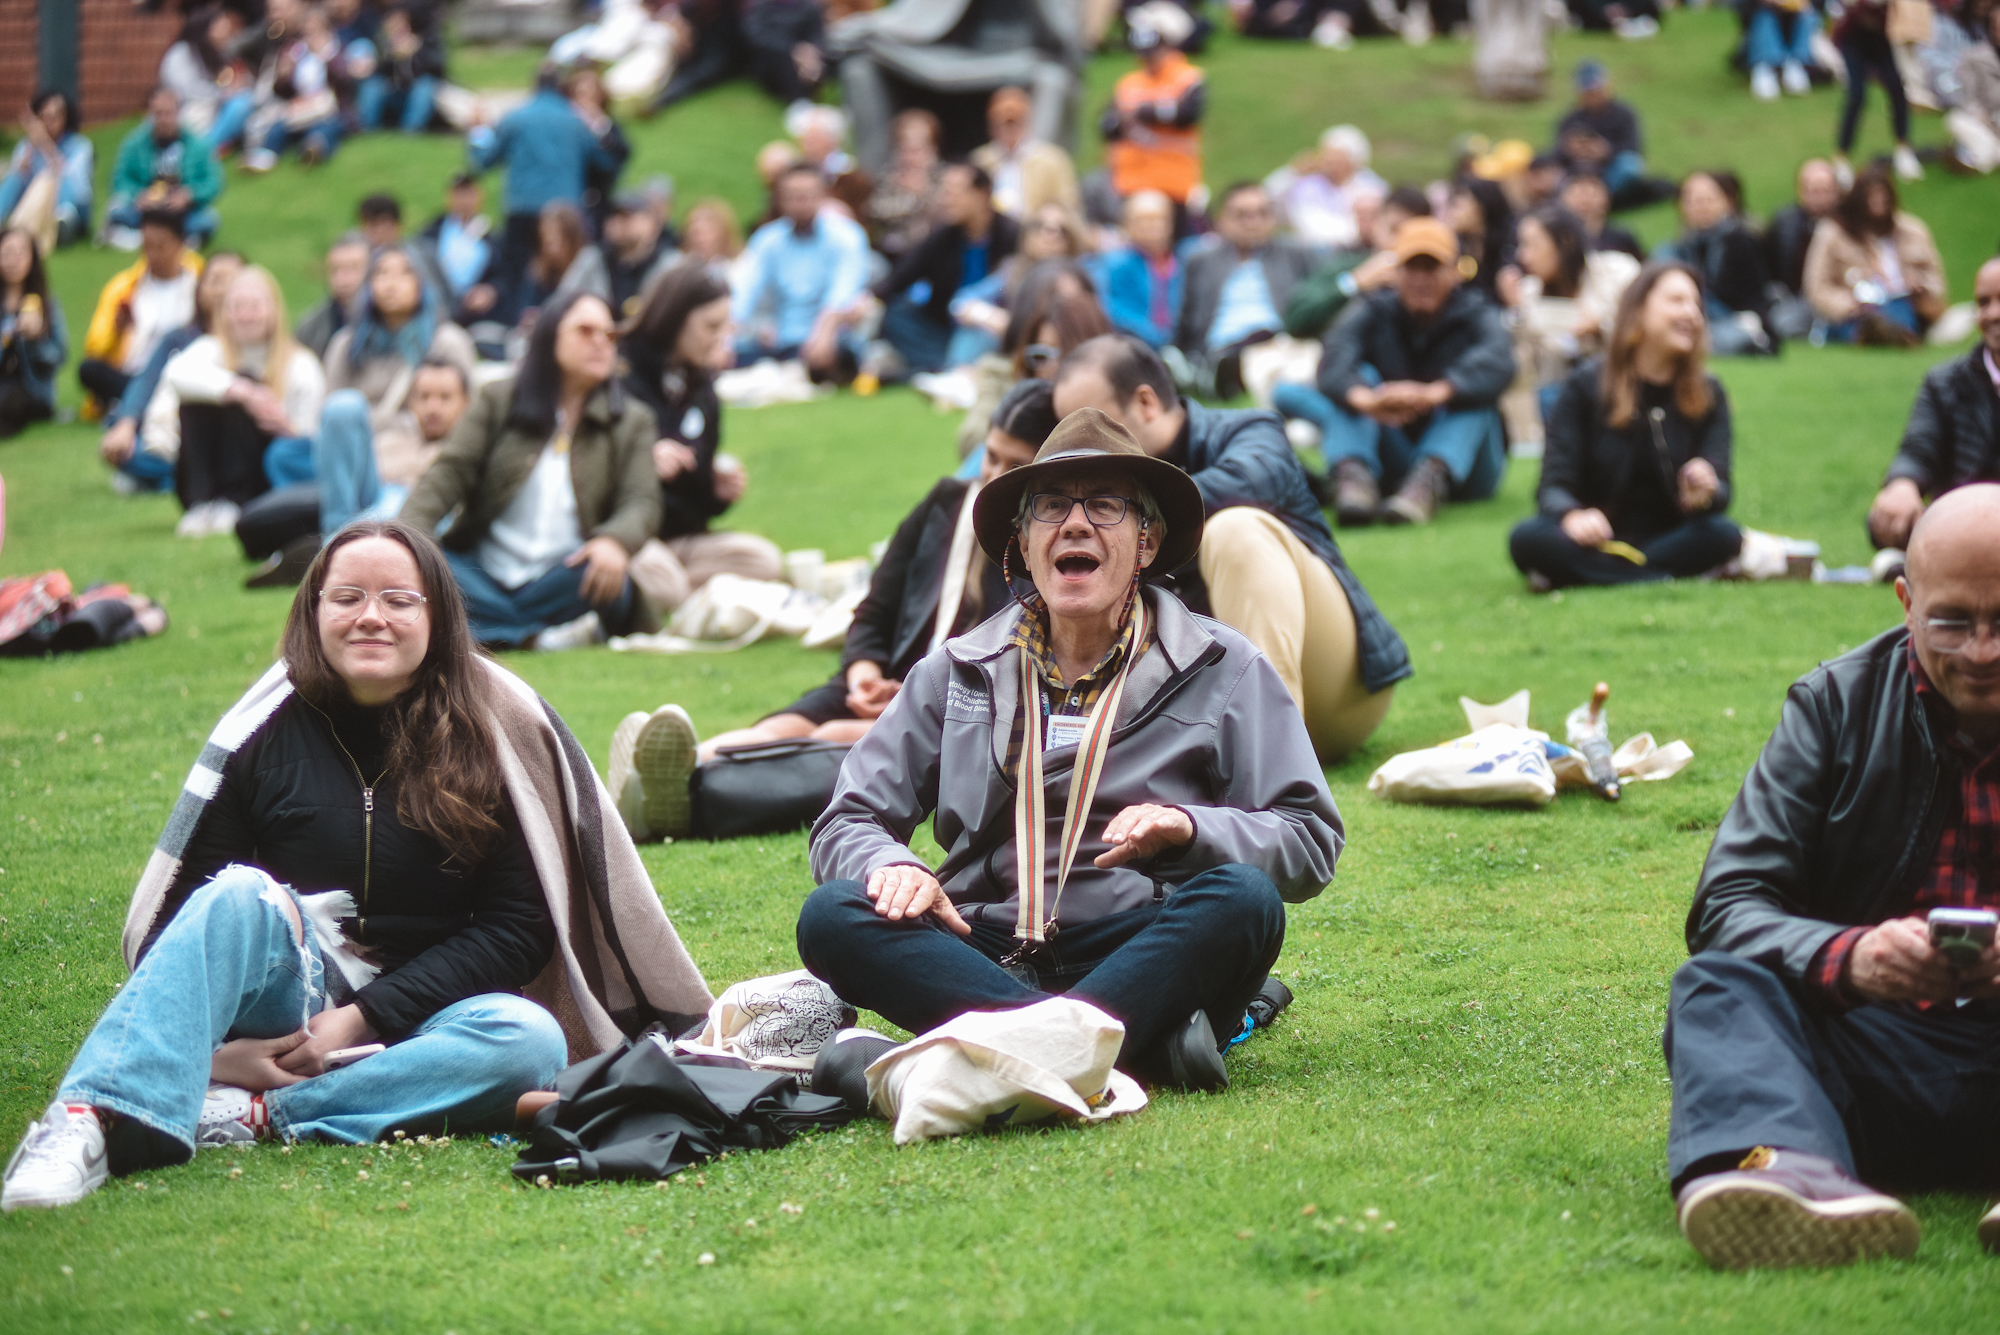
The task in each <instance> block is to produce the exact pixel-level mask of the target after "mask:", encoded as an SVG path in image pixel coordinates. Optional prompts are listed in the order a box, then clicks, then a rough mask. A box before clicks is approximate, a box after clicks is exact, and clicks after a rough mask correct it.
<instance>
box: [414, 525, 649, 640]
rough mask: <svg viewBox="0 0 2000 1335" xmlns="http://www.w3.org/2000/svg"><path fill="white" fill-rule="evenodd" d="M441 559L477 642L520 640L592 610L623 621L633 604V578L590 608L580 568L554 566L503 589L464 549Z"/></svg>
mask: <svg viewBox="0 0 2000 1335" xmlns="http://www.w3.org/2000/svg"><path fill="white" fill-rule="evenodd" d="M444 555H445V560H446V562H447V563H448V564H449V565H450V566H451V573H452V575H453V576H454V577H455V578H456V579H457V580H458V588H459V592H461V593H462V594H464V595H465V612H466V615H467V617H469V618H470V619H471V621H472V633H473V634H474V635H475V636H477V637H478V639H479V642H480V643H481V644H510V645H511V644H524V643H526V642H527V641H528V640H530V639H532V638H533V637H535V636H536V635H539V634H541V633H542V632H543V631H545V630H547V629H548V628H549V627H550V626H560V625H562V624H563V623H564V622H566V621H574V620H576V619H577V618H578V617H580V616H582V615H583V614H584V613H585V612H589V611H592V610H595V611H596V612H597V613H598V615H599V616H601V617H603V618H604V621H605V625H606V628H607V629H611V628H612V627H613V626H615V625H622V624H623V622H624V620H625V619H626V617H628V616H629V615H630V614H631V608H632V581H631V580H629V579H628V580H626V581H625V586H624V588H622V589H620V590H619V593H618V596H617V597H616V598H614V599H612V600H611V601H610V602H609V603H606V604H603V605H602V606H599V607H596V608H595V609H593V608H592V606H591V604H590V602H589V601H588V600H586V599H585V598H584V596H583V589H582V583H583V567H582V566H566V565H563V564H561V563H560V562H558V563H557V564H556V565H554V566H552V567H550V569H549V570H548V571H547V572H545V573H544V574H542V575H541V576H540V577H538V578H536V579H532V580H529V581H528V582H527V583H526V584H524V585H522V586H521V587H520V588H518V589H505V588H502V587H501V586H500V585H499V584H498V583H497V582H496V581H495V580H494V578H493V576H491V575H489V574H487V573H486V571H485V569H484V568H483V567H481V566H480V565H479V563H478V562H477V561H476V560H474V559H473V557H471V556H470V555H468V554H467V553H464V552H455V551H452V550H450V549H449V548H447V549H446V551H445V554H444Z"/></svg>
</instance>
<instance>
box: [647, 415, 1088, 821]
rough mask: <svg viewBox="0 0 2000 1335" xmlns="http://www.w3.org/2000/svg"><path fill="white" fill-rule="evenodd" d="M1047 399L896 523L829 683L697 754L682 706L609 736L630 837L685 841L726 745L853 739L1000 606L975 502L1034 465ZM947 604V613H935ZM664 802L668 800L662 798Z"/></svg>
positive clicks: (991, 435) (1050, 423)
mask: <svg viewBox="0 0 2000 1335" xmlns="http://www.w3.org/2000/svg"><path fill="white" fill-rule="evenodd" d="M1054 398H1055V393H1054V387H1053V386H1052V385H1051V383H1050V382H1049V381H1047V380H1038V379H1034V378H1032V377H1030V378H1028V379H1025V380H1022V381H1019V382H1017V383H1016V384H1015V385H1014V387H1013V388H1012V389H1010V390H1008V391H1007V395H1006V397H1005V398H1003V399H1001V400H1000V406H999V407H997V408H995V409H994V410H993V425H992V429H991V430H990V431H989V432H988V433H987V437H986V453H985V466H984V467H983V468H982V469H981V470H980V474H979V480H978V482H977V483H972V482H966V481H963V480H961V479H959V478H955V477H947V478H944V479H942V480H940V481H939V482H938V484H937V485H936V486H934V487H932V488H931V490H930V494H929V495H927V496H925V497H924V498H923V500H921V501H919V502H917V506H916V508H915V509H914V510H912V511H910V513H909V514H908V515H907V516H906V517H905V518H904V519H903V522H902V523H900V524H898V525H897V526H896V533H895V536H894V537H892V538H890V539H889V546H888V548H887V549H886V550H885V551H884V552H883V553H882V560H881V562H880V564H878V565H877V566H876V567H875V574H874V576H873V577H872V578H871V579H870V580H869V582H868V594H867V596H866V597H865V598H863V599H862V601H861V604H860V606H858V607H856V608H855V609H854V620H853V621H852V622H851V623H849V625H848V630H847V644H846V647H845V649H844V650H843V651H842V653H841V656H840V671H838V672H836V673H834V674H833V678H832V679H831V680H830V681H828V682H826V683H825V684H824V685H821V686H815V687H814V688H813V689H812V690H810V691H807V692H806V693H805V694H804V695H802V696H800V697H799V698H798V699H797V700H794V701H793V702H792V703H791V704H789V705H786V706H785V707H784V708H783V709H780V710H779V711H777V712H776V713H774V714H769V715H766V716H765V717H764V718H763V719H761V720H759V721H758V722H757V723H755V724H753V725H751V726H750V727H748V728H739V729H737V730H735V731H734V732H725V733H721V734H718V735H717V736H714V737H711V738H709V739H708V741H707V742H704V743H702V744H701V745H700V747H699V750H698V751H697V748H696V741H695V729H694V724H693V722H692V721H691V720H690V719H689V718H688V716H687V714H686V712H685V711H684V710H682V709H681V707H680V706H679V705H662V706H661V707H660V708H658V709H656V710H654V711H653V712H652V714H651V715H647V714H644V713H633V714H629V715H627V716H626V718H625V721H624V722H623V723H621V724H619V725H618V731H617V733H616V734H614V736H613V737H612V741H611V777H610V779H609V783H610V787H611V791H612V792H613V794H619V795H621V796H620V809H621V810H622V811H624V812H625V813H626V824H627V826H628V828H630V829H631V832H632V837H633V839H635V840H639V841H642V842H643V841H644V840H646V839H658V838H661V837H668V838H680V837H682V836H683V835H685V834H686V833H687V832H688V823H689V809H688V807H689V804H688V802H687V800H686V797H685V794H686V793H687V792H688V790H689V780H690V777H691V774H692V771H693V768H694V766H695V763H696V761H697V760H700V761H704V762H706V761H712V760H714V759H715V755H716V752H717V751H718V750H720V749H721V748H723V747H726V746H744V745H752V744H755V743H759V742H777V741H786V740H789V739H792V738H799V737H810V738H813V739H816V740H819V741H827V742H845V743H852V742H857V741H859V740H860V739H861V738H862V736H863V735H865V734H866V733H867V731H868V729H869V728H870V727H871V726H873V724H874V722H875V720H876V719H878V718H880V717H881V716H882V711H883V710H885V709H887V708H888V707H889V702H890V701H891V700H893V699H895V698H896V693H897V691H899V690H900V689H901V688H902V684H903V678H904V677H905V676H906V675H908V673H909V671H910V670H911V669H912V668H914V667H915V666H916V665H917V663H918V662H919V661H921V660H922V659H923V657H924V656H925V655H926V654H928V653H930V652H931V650H933V649H935V648H936V647H937V646H938V645H940V644H942V643H944V641H945V640H946V639H948V638H950V637H951V636H954V635H960V634H963V633H965V632H966V631H968V630H970V629H972V628H973V627H974V626H977V625H978V624H979V623H980V622H982V621H984V620H986V618H988V617H990V616H992V615H994V614H995V613H996V612H999V611H1000V610H1001V609H1002V608H1004V607H1006V606H1007V604H1008V602H1009V601H1010V599H1011V597H1012V595H1011V593H1010V592H1009V590H1008V587H1007V581H1006V580H1005V579H1004V578H1003V577H1002V575H1001V571H1000V568H999V567H998V566H996V565H994V564H993V562H991V561H990V560H988V559H987V558H986V556H985V555H984V553H983V552H981V550H980V548H979V544H978V543H977V542H976V541H974V535H973V531H972V503H973V501H974V500H975V499H976V498H977V497H978V495H979V491H980V489H981V488H983V487H985V486H986V485H987V484H988V483H990V482H992V481H993V479H995V478H997V477H999V476H1000V475H1001V474H1003V473H1006V472H1009V471H1011V470H1013V469H1015V468H1019V467H1021V466H1022V465H1023V464H1027V463H1030V462H1032V461H1033V460H1034V457H1035V451H1036V450H1038V449H1040V448H1041V446H1042V442H1043V441H1045V440H1047V439H1048V436H1049V433H1050V432H1051V431H1054V430H1055V427H1056V415H1055V406H1054ZM947 606H948V607H950V608H951V614H950V615H949V616H944V615H941V610H942V609H943V608H945V607H947ZM628 776H636V779H637V786H638V789H639V793H638V794H635V795H633V796H632V798H631V799H630V800H628V799H627V798H626V797H625V796H623V794H625V793H626V791H627V789H628V787H630V786H631V785H632V779H631V777H628ZM643 794H651V795H652V800H651V801H648V800H646V798H645V796H643ZM665 794H671V795H672V797H673V800H672V801H665V800H663V798H662V795H665ZM827 796H828V797H831V796H832V790H831V788H830V787H829V789H828V792H827Z"/></svg>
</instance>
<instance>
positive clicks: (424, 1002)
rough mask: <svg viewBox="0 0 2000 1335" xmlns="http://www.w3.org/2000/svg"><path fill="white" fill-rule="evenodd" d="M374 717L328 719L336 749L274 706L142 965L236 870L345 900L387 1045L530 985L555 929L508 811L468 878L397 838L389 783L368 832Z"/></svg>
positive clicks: (204, 822)
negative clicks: (229, 870) (348, 898)
mask: <svg viewBox="0 0 2000 1335" xmlns="http://www.w3.org/2000/svg"><path fill="white" fill-rule="evenodd" d="M380 712H381V711H377V710H365V709H360V708H357V707H348V708H337V709H335V710H334V711H333V717H334V718H335V719H338V721H339V729H340V731H339V734H338V739H337V740H336V735H335V732H334V729H333V726H332V721H331V720H330V719H329V717H328V715H326V714H322V713H320V712H319V711H318V710H316V709H314V708H313V707H312V706H311V705H309V704H307V703H306V702H305V701H304V700H303V699H301V698H300V697H298V696H297V695H294V696H292V697H291V698H290V699H288V700H286V701H285V702H284V703H283V704H281V705H280V706H278V710H277V712H276V713H275V714H273V715H272V716H271V719H270V721H269V722H267V723H265V725H264V726H263V727H262V728H260V729H258V731H257V734H256V735H255V736H254V737H252V738H251V739H250V740H249V741H248V742H246V743H244V744H243V746H242V747H240V748H239V749H238V750H237V751H236V752H234V753H233V754H232V755H231V756H230V757H229V760H228V763H227V764H225V765H224V766H223V769H222V784H221V786H220V787H219V788H218V789H217V790H216V794H215V797H214V798H213V799H212V800H211V801H210V802H209V803H208V805H207V808H206V809H205V810H204V811H203V813H202V817H201V823H200V824H199V825H197V826H196V827H195V831H194V835H193V837H192V838H191V839H190V840H189V841H188V846H187V852H186V854H185V855H184V856H183V858H182V861H181V869H180V874H179V875H178V877H176V878H175V881H174V884H173V885H171V886H169V887H168V889H167V897H166V900H165V902H164V903H163V904H162V905H161V907H160V914H159V917H158V918H157V919H156V920H155V924H154V927H153V931H152V934H151V935H150V936H148V938H147V939H146V941H145V943H144V944H143V945H142V946H141V947H140V954H141V955H142V956H143V955H144V954H145V952H146V951H148V950H150V949H151V948H152V945H153V942H154V941H155V940H156V939H158V937H159V934H160V932H161V931H162V930H163V929H164V928H165V927H166V925H167V923H168V922H170V921H171V920H172V919H173V915H174V914H175V913H177V912H179V911H180V906H181V905H182V904H183V903H185V902H186V901H187V897H188V896H189V895H190V894H192V893H193V892H194V891H196V890H198V889H200V888H201V887H202V886H203V885H204V884H206V883H207V882H208V881H209V879H210V878H212V877H213V876H214V875H215V873H217V872H219V871H221V870H222V869H223V868H224V867H226V866H228V865H229V864H231V863H233V862H240V863H243V864H245V865H247V866H252V867H256V868H258V869H260V870H262V871H265V872H268V873H269V874H270V875H271V876H272V877H273V878H274V879H276V880H278V881H282V882H284V883H285V884H287V885H289V886H291V887H292V888H293V889H294V890H296V891H298V892H299V893H300V894H308V895H309V894H315V893H318V892H319V891H322V890H345V891H347V892H348V893H349V894H351V895H353V896H354V903H355V907H356V910H357V916H356V917H355V918H353V919H348V920H346V921H344V922H343V923H342V924H341V926H342V928H343V930H344V931H345V932H346V934H347V936H348V937H349V938H350V939H352V940H354V941H355V942H357V943H358V944H359V945H360V946H361V947H362V948H363V951H364V953H365V954H366V955H367V956H368V958H369V960H370V962H371V963H375V964H378V965H380V966H381V968H382V972H381V974H380V976H378V977H377V978H376V979H375V980H374V981H373V982H371V983H369V984H368V985H367V986H366V987H364V988H362V989H361V990H360V991H359V992H357V993H355V994H354V998H353V999H354V1002H355V1003H356V1004H357V1005H359V1006H360V1007H361V1010H362V1013H363V1014H364V1015H366V1016H367V1017H368V1023H369V1024H370V1025H371V1026H372V1027H373V1028H374V1030H375V1032H376V1033H378V1034H380V1035H382V1036H383V1037H384V1038H400V1037H402V1036H403V1035H405V1034H407V1033H409V1032H410V1031H411V1030H412V1029H415V1028H416V1027H417V1026H418V1025H420V1024H422V1023H423V1022H424V1021H425V1020H428V1019H429V1018H430V1017H431V1016H433V1015H435V1014H436V1013H437V1012H438V1011H440V1010H442V1009H444V1008H445V1007H446V1006H449V1005H452V1004H453V1003H455V1002H459V1001H463V1000H465V999H466V998H468V997H476V996H480V995H482V994H484V993H487V992H516V991H519V990H520V989H521V988H522V987H523V986H525V985H526V984H528V983H529V982H531V981H533V979H534V978H535V975H537V974H539V973H540V972H541V971H542V967H543V966H544V965H545V964H547V963H548V961H549V956H550V955H551V954H552V953H553V952H554V950H555V925H554V923H553V921H552V920H551V919H550V917H549V907H548V901H547V899H546V898H545V897H544V895H543V893H542V886H541V881H540V879H539V878H538V877H537V876H536V874H535V866H534V862H533V860H532V859H531V857H530V855H529V853H528V843H527V840H526V838H525V837H524V836H523V835H522V833H521V824H520V821H519V820H518V819H516V817H515V815H514V805H513V803H512V802H506V801H503V802H502V803H501V810H500V811H498V812H497V813H495V814H496V815H497V816H498V817H499V819H500V822H501V833H500V836H499V839H498V841H497V842H496V843H495V845H494V846H493V848H492V849H491V850H490V851H489V852H488V853H487V854H486V856H485V857H484V858H483V859H482V860H481V861H480V862H479V863H478V864H477V865H475V866H467V865H466V864H465V863H463V862H460V861H459V860H457V859H456V858H453V857H450V856H448V855H447V854H446V853H445V851H444V849H443V848H441V847H440V846H439V845H438V843H437V841H436V840H434V839H432V838H431V837H430V836H429V835H427V834H424V833H423V832H421V831H419V830H413V829H411V828H410V827H409V826H406V825H404V824H403V822H402V820H401V818H400V817H398V816H397V814H396V792H395V786H394V783H393V781H391V782H390V783H388V784H383V785H380V786H377V787H376V788H375V790H374V793H375V803H374V813H373V825H372V828H371V827H370V826H369V824H368V822H367V813H365V812H364V811H363V804H362V796H361V783H362V781H361V779H359V778H357V777H356V769H357V768H359V769H361V770H364V771H366V776H367V778H368V779H369V780H371V781H372V780H374V779H375V778H376V776H377V775H379V774H380V773H381V771H382V753H383V750H384V746H383V742H382V738H381V735H380V730H379V714H380ZM343 744H344V746H345V748H346V749H345V750H343V749H342V747H343ZM350 754H351V756H352V759H350Z"/></svg>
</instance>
